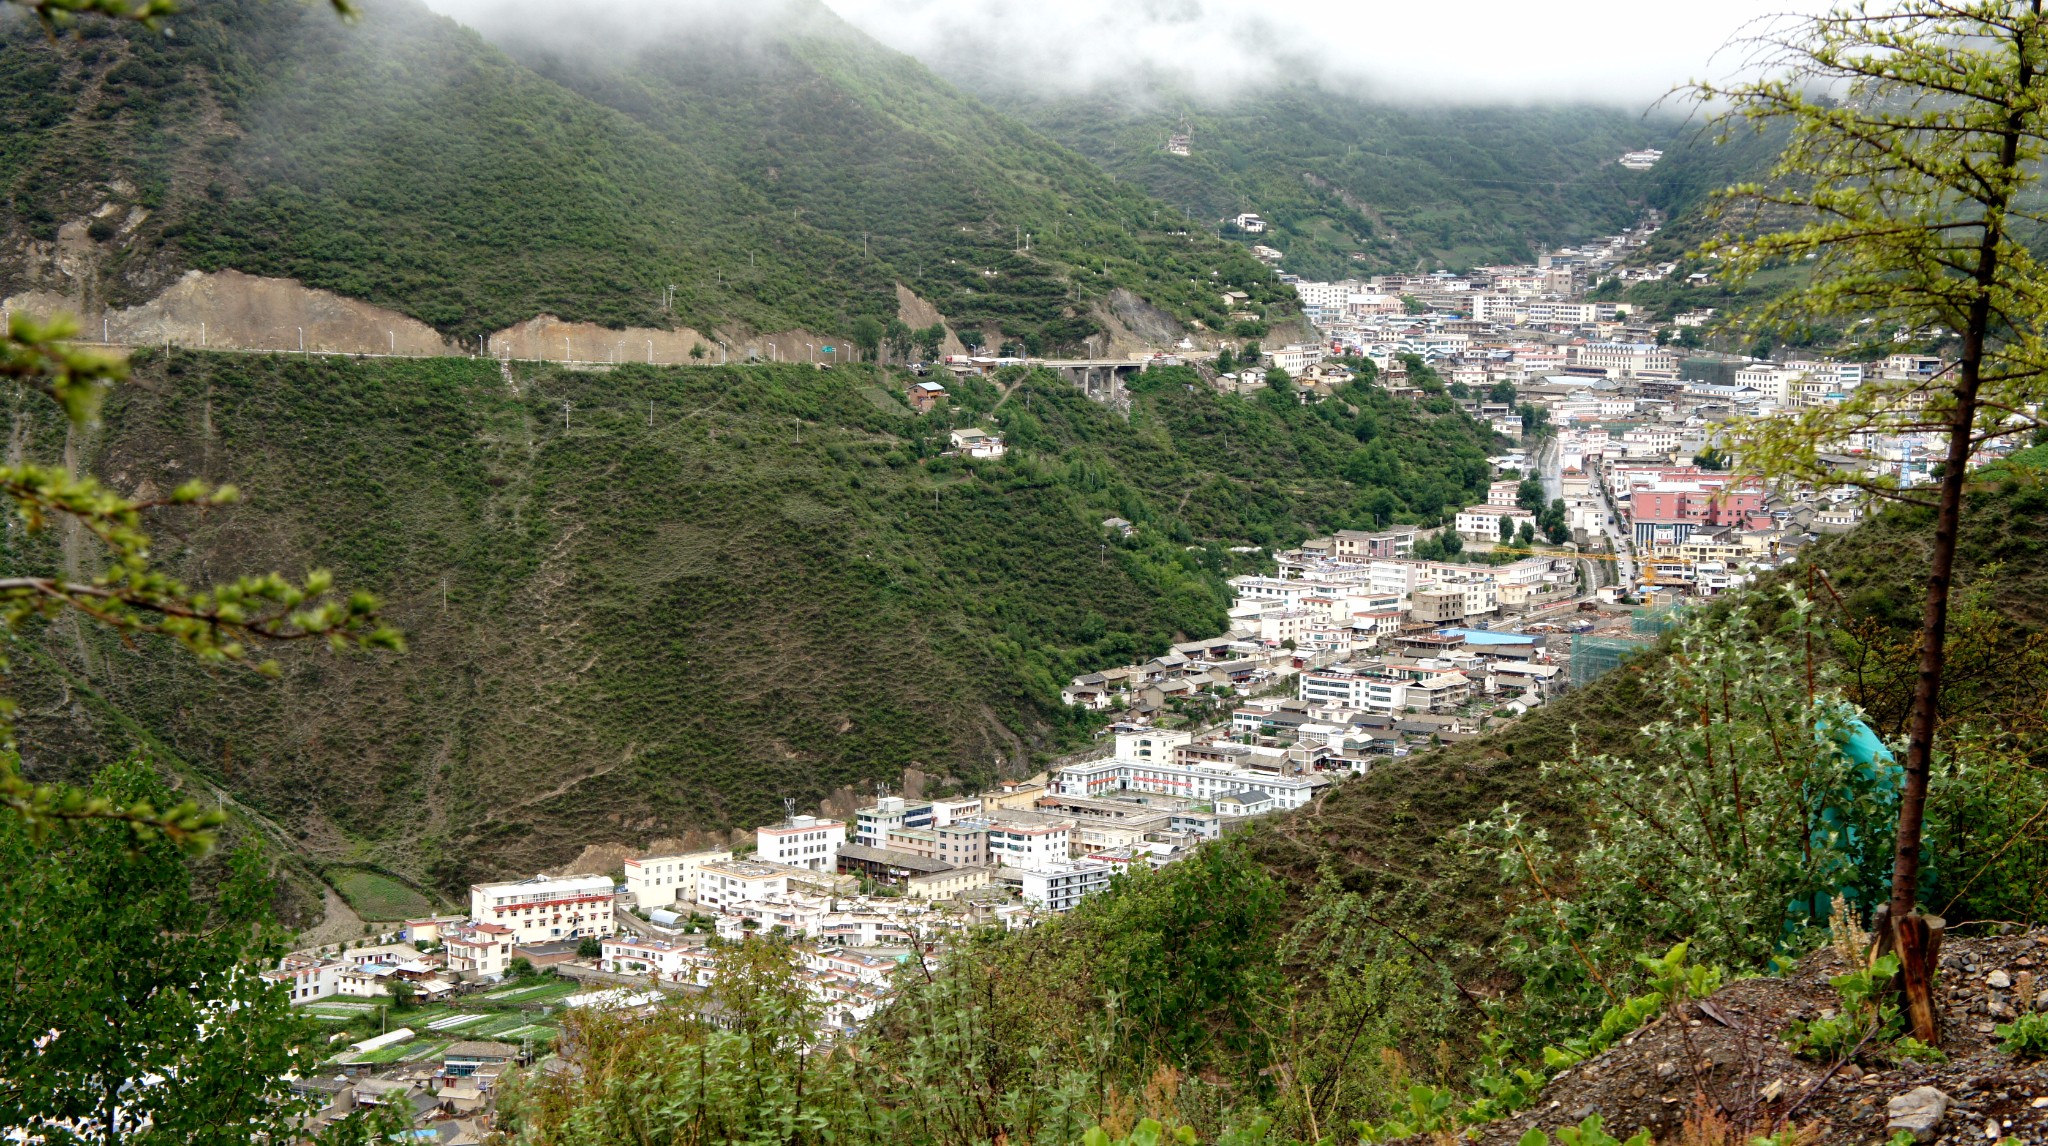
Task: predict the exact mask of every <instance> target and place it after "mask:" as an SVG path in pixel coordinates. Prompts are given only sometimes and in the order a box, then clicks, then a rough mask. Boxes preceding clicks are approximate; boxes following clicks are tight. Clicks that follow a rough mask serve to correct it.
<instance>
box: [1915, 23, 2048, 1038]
mask: <svg viewBox="0 0 2048 1146" xmlns="http://www.w3.org/2000/svg"><path fill="white" fill-rule="evenodd" d="M2029 7H2030V8H2031V9H2032V10H2033V13H2034V14H2035V15H2036V16H2037V17H2038V16H2039V15H2040V11H2041V0H2032V3H2031V4H2030V5H2029ZM2013 47H2014V51H2015V53H2016V57H2017V58H2016V60H2015V63H2016V67H2015V68H2014V73H2015V74H2014V76H2013V84H2012V88H2011V94H2010V96H2009V100H2010V102H2009V103H2008V104H2007V108H2008V110H2007V114H2006V122H2005V131H2004V133H2003V134H2004V140H2003V145H2002V146H2001V147H2000V149H1999V160H2000V165H2001V168H2002V169H2003V170H2005V171H2014V170H2017V169H2018V164H2019V143H2020V136H2021V134H2022V133H2023V131H2024V130H2025V128H2026V121H2027V116H2028V112H2027V110H2026V108H2025V107H2024V106H2023V104H2024V103H2025V100H2026V98H2027V97H2026V96H2025V95H2024V94H2023V93H2025V92H2026V91H2027V89H2028V88H2029V87H2030V86H2031V85H2032V83H2033V81H2034V78H2035V76H2036V74H2037V72H2038V69H2037V67H2036V64H2035V61H2034V60H2033V59H2032V58H2030V57H2029V55H2028V54H2027V44H2026V41H2025V38H2024V37H2023V36H2021V37H2017V42H2016V43H2015V44H2014V45H2013ZM2010 206H2011V191H2010V190H2009V189H2006V190H2003V191H2002V192H2000V193H1998V194H1995V195H1993V196H1991V197H1990V198H1988V199H1986V200H1985V201H1984V207H1985V213H1984V223H1983V227H1984V230H1983V234H1982V236H1981V238H1980V240H1979V245H1978V248H1977V266H1976V270H1975V272H1974V273H1973V274H1972V276H1971V277H1972V278H1973V279H1975V280H1976V284H1977V294H1976V297H1975V298H1974V299H1972V300H1971V302H1970V310H1969V315H1968V318H1967V320H1966V321H1965V322H1964V324H1963V330H1962V332H1961V333H1962V336H1963V353H1962V358H1961V360H1960V361H1958V362H1957V364H1956V384H1955V389H1954V391H1953V393H1954V396H1955V406H1954V408H1953V409H1952V410H1950V411H1949V428H1948V458H1947V460H1946V461H1945V462H1944V464H1943V468H1942V472H1941V496H1940V499H1939V501H1938V502H1937V504H1936V509H1935V515H1934V552H1933V554H1932V560H1931V561H1930V562H1929V563H1928V570H1927V602H1926V607H1925V609H1924V610H1923V611H1922V613H1921V617H1920V672H1919V675H1918V677H1917V678H1916V679H1915V680H1914V682H1913V709H1912V721H1911V725H1910V729H1909V731H1908V733H1907V739H1906V787H1905V791H1904V792H1902V793H1901V794H1900V798H1899V828H1898V836H1897V839H1896V840H1895V849H1894V852H1893V856H1892V897H1891V904H1890V915H1891V920H1890V923H1891V928H1892V938H1893V943H1894V946H1895V948H1896V949H1897V951H1898V953H1899V962H1900V964H1901V983H1900V987H1901V990H1902V993H1903V995H1904V998H1905V1004H1906V1014H1907V1017H1908V1018H1909V1019H1910V1020H1911V1022H1912V1024H1913V1037H1914V1038H1917V1039H1919V1040H1920V1041H1921V1042H1924V1043H1928V1044H1930V1045H1933V1044H1935V1043H1937V1042H1939V1041H1940V1036H1941V1024H1940V1022H1939V1020H1938V1018H1937V1017H1936V1015H1935V1011H1934V989H1933V982H1932V980H1933V975H1934V968H1933V965H1932V964H1933V959H1932V957H1931V953H1930V951H1929V947H1930V943H1929V935H1930V931H1929V928H1928V926H1927V922H1926V920H1925V919H1923V918H1921V917H1920V916H1918V915H1916V914H1915V910H1916V908H1917V907H1918V905H1919V897H1920V827H1921V823H1922V821H1923V820H1924V819H1925V817H1926V812H1927V774H1928V771H1929V768H1930V766H1931V764H1932V762H1933V759H1934V726H1935V722H1936V719H1937V717H1938V716H1939V715H1940V712H1939V710H1940V704H1941V673H1942V669H1943V667H1944V666H1945V664H1946V661H1947V653H1948V649H1947V642H1948V596H1949V588H1950V585H1951V583H1952V581H1953V578H1954V575H1955V562H1956V534H1957V532H1958V529H1959V526H1960V525H1961V521H1962V512H1963V485H1964V482H1965V481H1966V479H1967V478H1968V477H1969V467H1970V447H1971V431H1972V429H1973V428H1974V427H1975V425H1976V421H1977V393H1978V387H1979V385H1980V384H1981V382H1982V379H1983V366H1984V349H1985V345H1984V344H1985V340H1986V339H1987V337H1988V336H1989V334H1990V331H1991V322H1992V319H1991V290H1992V287H1993V286H1994V285H1995V284H1996V283H1997V281H1998V274H1999V270H2000V268H1999V265H1998V248H1999V244H2000V243H2001V242H2003V241H2004V238H2005V216H2006V212H2007V210H2008V209H2009V208H2010Z"/></svg>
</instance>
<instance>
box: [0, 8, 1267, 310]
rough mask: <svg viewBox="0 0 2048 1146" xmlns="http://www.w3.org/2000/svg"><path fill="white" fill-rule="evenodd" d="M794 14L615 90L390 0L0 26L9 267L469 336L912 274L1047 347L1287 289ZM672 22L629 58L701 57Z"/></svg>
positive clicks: (834, 306)
mask: <svg viewBox="0 0 2048 1146" xmlns="http://www.w3.org/2000/svg"><path fill="white" fill-rule="evenodd" d="M806 13H808V14H806ZM791 15H792V17H802V18H800V19H799V18H793V19H792V20H790V21H788V22H787V27H788V29H789V30H788V33H787V34H788V36H789V37H790V38H789V39H787V40H786V41H778V43H777V45H776V46H775V47H774V50H773V51H764V52H762V53H754V54H746V55H742V56H734V57H729V58H727V60H726V63H725V65H724V69H723V70H722V71H721V70H720V69H719V68H716V67H711V68H706V69H703V70H704V76H703V79H702V82H701V83H696V84H695V86H687V85H683V84H678V83H670V82H669V81H670V80H671V79H673V78H674V75H673V74H672V73H673V71H674V69H669V70H668V71H660V70H656V71H651V72H650V73H649V76H648V78H646V80H645V82H644V83H641V84H639V85H638V88H637V89H636V90H638V91H639V92H640V93H641V95H640V96H639V97H636V98H635V99H628V98H624V97H625V96H630V95H633V94H634V93H633V92H615V91H613V90H611V89H610V88H607V87H605V86H604V85H602V84H596V83H592V84H589V85H586V86H589V87H590V88H591V89H592V90H593V91H596V92H598V93H599V94H604V95H618V96H620V97H621V98H619V99H617V100H615V102H616V103H618V104H619V105H620V106H621V107H624V108H626V109H627V110H626V111H621V110H618V109H616V108H614V107H610V106H605V105H604V104H601V103H599V102H597V101H596V100H593V99H591V98H589V97H588V96H586V95H585V94H581V93H579V92H578V91H573V90H570V89H569V88H567V87H564V86H563V85H562V84H561V83H557V82H555V81H554V80H551V79H548V78H545V77H543V76H541V75H538V74H536V73H535V72H534V71H532V70H531V69H529V68H527V67H525V66H523V65H521V64H519V63H517V62H515V61H514V60H512V59H510V58H508V57H507V56H506V55H505V54H504V53H502V52H501V51H499V50H498V49H496V48H494V47H492V46H491V45H489V44H488V43H486V42H485V41H484V40H483V39H482V38H481V37H480V36H478V35H477V34H476V33H474V32H472V31H469V30H468V29H465V28H463V27H461V26H460V25H457V24H455V23H454V22H452V21H450V20H447V19H444V18H441V17H438V16H435V15H432V14H431V13H429V12H427V11H426V10H425V9H424V8H422V7H420V6H418V5H417V4H414V3H410V2H409V0H378V2H373V3H371V4H368V5H366V6H365V12H364V16H363V18H362V19H361V20H360V21H359V22H356V23H353V24H341V23H338V22H337V21H335V20H334V19H333V17H332V15H331V14H330V13H328V12H326V11H324V10H316V9H312V8H306V7H302V6H297V5H281V4H266V3H259V2H257V0H222V2H221V3H218V4H211V3H210V4H207V5H203V6H199V7H198V8H196V9H195V10H194V12H193V13H192V14H191V15H189V16H182V17H180V18H179V19H178V20H177V21H176V23H175V24H174V26H173V28H172V32H173V34H171V35H157V34H155V33H151V32H148V31H146V30H141V29H131V28H115V27H110V26H107V25H105V24H103V23H100V22H86V23H83V24H81V25H80V27H79V30H78V32H77V33H76V34H75V35H72V34H67V35H65V36H63V37H60V38H57V39H55V40H52V39H50V38H48V37H45V36H44V35H43V34H42V33H41V31H40V30H39V29H38V28H36V27H35V26H34V25H33V24H32V22H30V21H27V20H20V19H17V20H12V21H10V22H9V24H8V25H7V26H6V28H5V30H4V34H0V189H4V192H5V200H4V202H0V291H4V292H10V293H11V292H13V291H15V290H19V289H24V288H36V287H40V288H43V289H56V290H59V291H62V292H66V293H72V294H74V295H75V296H78V297H79V298H80V299H81V301H82V302H83V304H84V305H85V306H86V307H87V308H88V309H92V308H96V307H98V306H99V305H101V304H103V303H106V304H116V305H126V304H133V303H136V302H139V301H142V300H144V299H147V298H149V297H151V296H153V295H154V294H155V293H156V292H157V291H159V290H161V289H162V288H163V287H164V286H166V285H167V284H168V283H169V282H170V281H172V280H173V279H174V278H175V277H176V276H177V274H179V273H181V272H182V271H183V270H185V269H187V268H194V267H196V268H199V269H207V270H211V269H219V268H233V269H236V270H241V271H245V272H248V273H251V274H261V275H273V276H280V277H288V278H295V279H298V280H299V281H301V282H304V283H306V284H307V285H309V286H314V287H320V288H325V289H329V290H332V291H335V292H337V293H339V294H343V295H347V296H350V297H353V298H359V299H364V300H367V301H370V302H373V303H376V304H379V305H382V306H386V307H390V308H392V309H394V310H398V311H401V312H403V313H406V314H409V315H411V316H413V317H415V318H418V319H421V320H422V321H425V322H427V323H429V324H431V325H433V326H435V327H437V328H438V329H440V330H441V331H442V332H444V333H446V334H449V335H452V336H455V337H458V338H471V337H474V336H476V335H478V334H481V333H484V332H486V331H489V330H494V329H498V328H501V327H505V326H509V325H511V324H513V323H516V322H520V321H523V320H525V319H527V318H531V317H533V316H534V315H536V314H539V313H543V312H547V313H553V314H556V315H558V316H560V317H563V318H567V319H571V320H586V321H592V322H599V323H604V324H607V325H612V326H623V325H626V324H634V323H637V324H652V325H669V324H675V325H689V326H693V327H695V328H696V329H700V330H709V329H712V328H714V327H724V328H731V327H734V326H738V327H744V328H750V329H753V330H775V329H788V328H794V327H802V328H806V329H813V330H818V331H828V332H829V331H839V332H844V331H845V330H847V329H848V328H849V325H850V322H851V320H852V319H853V318H855V317H858V316H861V315H869V316H873V317H877V318H884V319H886V318H889V317H893V316H894V315H895V314H896V313H897V307H898V300H897V296H896V290H895V284H896V283H898V282H905V283H909V284H911V285H913V286H914V287H917V288H918V289H920V290H922V291H925V292H928V293H929V294H930V295H931V296H933V297H934V298H935V299H936V300H937V301H938V302H939V305H940V306H941V308H942V309H944V308H952V309H953V310H958V311H959V312H960V316H961V317H960V318H959V319H958V321H960V322H965V323H971V324H976V325H985V326H987V327H988V328H989V329H990V330H991V331H992V332H994V333H996V334H997V335H998V336H1007V337H1013V338H1015V339H1017V340H1019V341H1020V342H1022V341H1027V340H1028V341H1029V342H1031V343H1032V344H1034V345H1037V346H1039V347H1041V348H1044V349H1053V348H1072V347H1078V346H1079V345H1081V344H1082V342H1083V341H1084V340H1085V339H1086V338H1087V337H1088V336H1089V335H1091V334H1094V333H1096V332H1097V331H1098V330H1099V329H1100V326H1099V325H1098V323H1097V319H1096V311H1095V305H1096V303H1097V302H1098V301H1099V300H1103V299H1105V298H1109V297H1110V296H1112V295H1113V294H1114V293H1115V292H1117V289H1118V288H1124V289H1125V290H1128V291H1129V292H1132V294H1133V295H1134V296H1135V297H1138V298H1144V299H1149V300H1151V301H1152V302H1154V303H1155V304H1157V305H1158V306H1160V307H1163V308H1164V310H1165V311H1166V312H1167V313H1168V315H1169V316H1170V317H1171V319H1173V320H1174V321H1176V322H1187V321H1199V320H1204V319H1207V320H1209V321H1210V322H1211V323H1212V324H1215V323H1220V322H1221V321H1222V318H1223V315H1222V311H1221V306H1222V304H1221V301H1220V298H1219V292H1218V291H1216V290H1214V289H1211V288H1210V287H1209V286H1208V285H1207V284H1208V283H1210V282H1213V281H1227V282H1231V283H1234V284H1235V285H1236V286H1238V287H1239V288H1240V289H1249V290H1250V291H1251V292H1252V293H1253V294H1254V295H1255V296H1256V297H1257V298H1258V299H1259V300H1260V301H1261V303H1262V304H1263V307H1264V309H1265V310H1266V311H1268V312H1270V313H1272V314H1273V315H1274V316H1276V317H1279V316H1283V315H1284V314H1285V312H1286V310H1287V303H1286V299H1287V295H1286V293H1285V292H1284V291H1283V290H1281V289H1280V288H1279V287H1278V284H1277V283H1276V282H1274V281H1273V279H1272V277H1271V275H1270V274H1269V273H1268V272H1266V271H1264V270H1263V269H1262V268H1260V267H1259V266H1258V265H1257V264H1256V263H1255V261H1253V260H1251V259H1250V258H1249V257H1247V256H1246V255H1245V254H1244V253H1243V252H1242V251H1241V250H1239V249H1238V248H1236V247H1234V246H1232V245H1229V244H1224V243H1219V242H1216V241H1215V240H1213V239H1211V238H1209V237H1207V236H1203V235H1199V234H1197V235H1192V236H1190V235H1181V236H1170V235H1167V234H1165V232H1164V229H1163V228H1161V229H1152V224H1151V223H1150V220H1151V218H1152V216H1153V215H1154V213H1155V211H1156V210H1157V204H1155V203H1153V202H1152V201H1150V200H1149V199H1147V198H1146V197H1145V196H1144V195H1143V194H1142V193H1140V192H1138V191H1137V190H1135V189H1131V188H1123V187H1119V186H1117V185H1116V184H1114V183H1113V182H1112V181H1111V180H1110V179H1109V178H1108V177H1106V176H1103V175H1102V174H1100V173H1099V172H1097V171H1096V170H1094V169H1093V168H1092V167H1091V166H1090V165H1089V164H1087V163H1086V162H1084V161H1082V160H1080V159H1079V158H1078V157H1076V156H1074V155H1073V154H1072V153H1070V152H1067V151H1065V150H1064V149H1062V148H1060V147H1058V146H1056V145H1054V144H1052V143H1050V142H1049V141H1047V140H1045V139H1043V138H1042V137H1040V136H1037V135H1035V134H1033V133H1032V132H1030V131H1029V130H1027V129H1025V128H1023V127H1021V126H1019V125H1017V124H1016V123H1014V122H1012V121H1009V120H1007V119H1004V118H1003V117H1002V116H1000V115H997V114H995V113H993V112H990V111H989V110H988V109H986V108H985V107H983V106H981V105H979V104H978V103H976V102H975V101H973V100H972V99H969V98H967V97H963V96H961V95H959V94H958V93H956V92H954V91H953V90H952V89H951V88H949V87H948V86H947V85H945V84H944V83H943V82H940V81H938V80H935V79H933V78H932V77H931V76H930V75H929V74H928V73H926V72H925V71H924V69H923V68H921V67H920V66H919V65H917V64H916V63H915V62H914V61H911V60H909V59H908V58H907V57H903V56H900V55H896V54H894V53H891V52H888V51H886V50H884V49H882V48H880V47H879V46H877V45H875V44H873V43H872V42H871V41H868V40H866V39H865V38H864V37H861V36H860V35H859V34H858V33H855V32H853V31H851V30H850V29H847V28H846V27H845V26H844V25H841V24H838V23H837V22H836V21H835V20H832V19H831V18H830V17H829V16H828V15H826V14H825V13H823V11H822V9H816V10H808V9H802V8H798V9H794V10H792V13H791ZM681 45H682V42H678V44H675V45H663V44H650V45H649V52H650V56H649V58H650V59H653V58H656V57H661V58H664V59H675V60H682V61H686V62H688V61H694V62H695V63H708V62H712V61H714V60H715V59H717V58H718V57H717V56H716V54H715V53H714V54H712V55H710V56H703V55H696V54H693V53H691V52H689V51H683V50H681ZM671 49H675V50H673V51H672V50H671ZM735 61H737V62H735ZM755 64H759V65H760V66H759V67H758V68H756V67H754V66H753V65H755ZM685 70H686V71H694V70H696V69H694V68H691V69H685ZM621 82H622V83H623V81H621ZM771 97H779V98H771ZM629 112H630V114H629ZM855 160H860V161H861V162H855ZM67 224H70V226H68V227H67ZM1027 232H1028V233H1030V234H1031V235H1032V236H1033V239H1032V244H1031V250H1030V251H1029V252H1028V253H1022V252H1021V250H1020V248H1021V246H1022V242H1021V236H1022V235H1023V234H1025V233H1027ZM60 265H61V266H63V267H65V268H68V269H69V270H71V271H72V272H73V274H72V275H70V276H67V275H65V274H62V273H59V271H58V269H57V268H58V267H59V266H60ZM670 284H674V285H675V287H676V288H677V289H676V291H675V292H674V295H675V297H674V305H673V310H672V311H665V310H664V303H663V300H664V294H665V292H666V291H667V288H668V287H669V286H670ZM1128 308H1129V304H1126V309H1128ZM946 313H947V316H948V317H949V318H952V317H953V315H952V312H951V310H947V311H946Z"/></svg>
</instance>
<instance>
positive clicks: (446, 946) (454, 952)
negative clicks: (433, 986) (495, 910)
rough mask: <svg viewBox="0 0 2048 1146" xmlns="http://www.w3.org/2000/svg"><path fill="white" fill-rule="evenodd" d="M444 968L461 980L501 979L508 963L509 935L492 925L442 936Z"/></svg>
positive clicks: (503, 928)
mask: <svg viewBox="0 0 2048 1146" xmlns="http://www.w3.org/2000/svg"><path fill="white" fill-rule="evenodd" d="M441 942H442V945H443V950H442V954H443V955H445V956H446V957H447V960H448V969H449V970H450V971H454V972H456V973H458V974H460V975H461V976H462V977H463V978H465V979H471V980H483V981H485V982H491V981H494V980H497V979H502V978H504V977H505V969H506V968H507V967H509V966H510V965H511V963H512V943H513V933H512V929H511V928H510V927H504V926H500V925H499V924H496V923H478V924H474V925H472V926H471V927H470V928H469V929H468V930H467V931H464V932H454V931H451V932H449V933H448V934H447V935H445V936H443V937H442V940H441Z"/></svg>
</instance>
